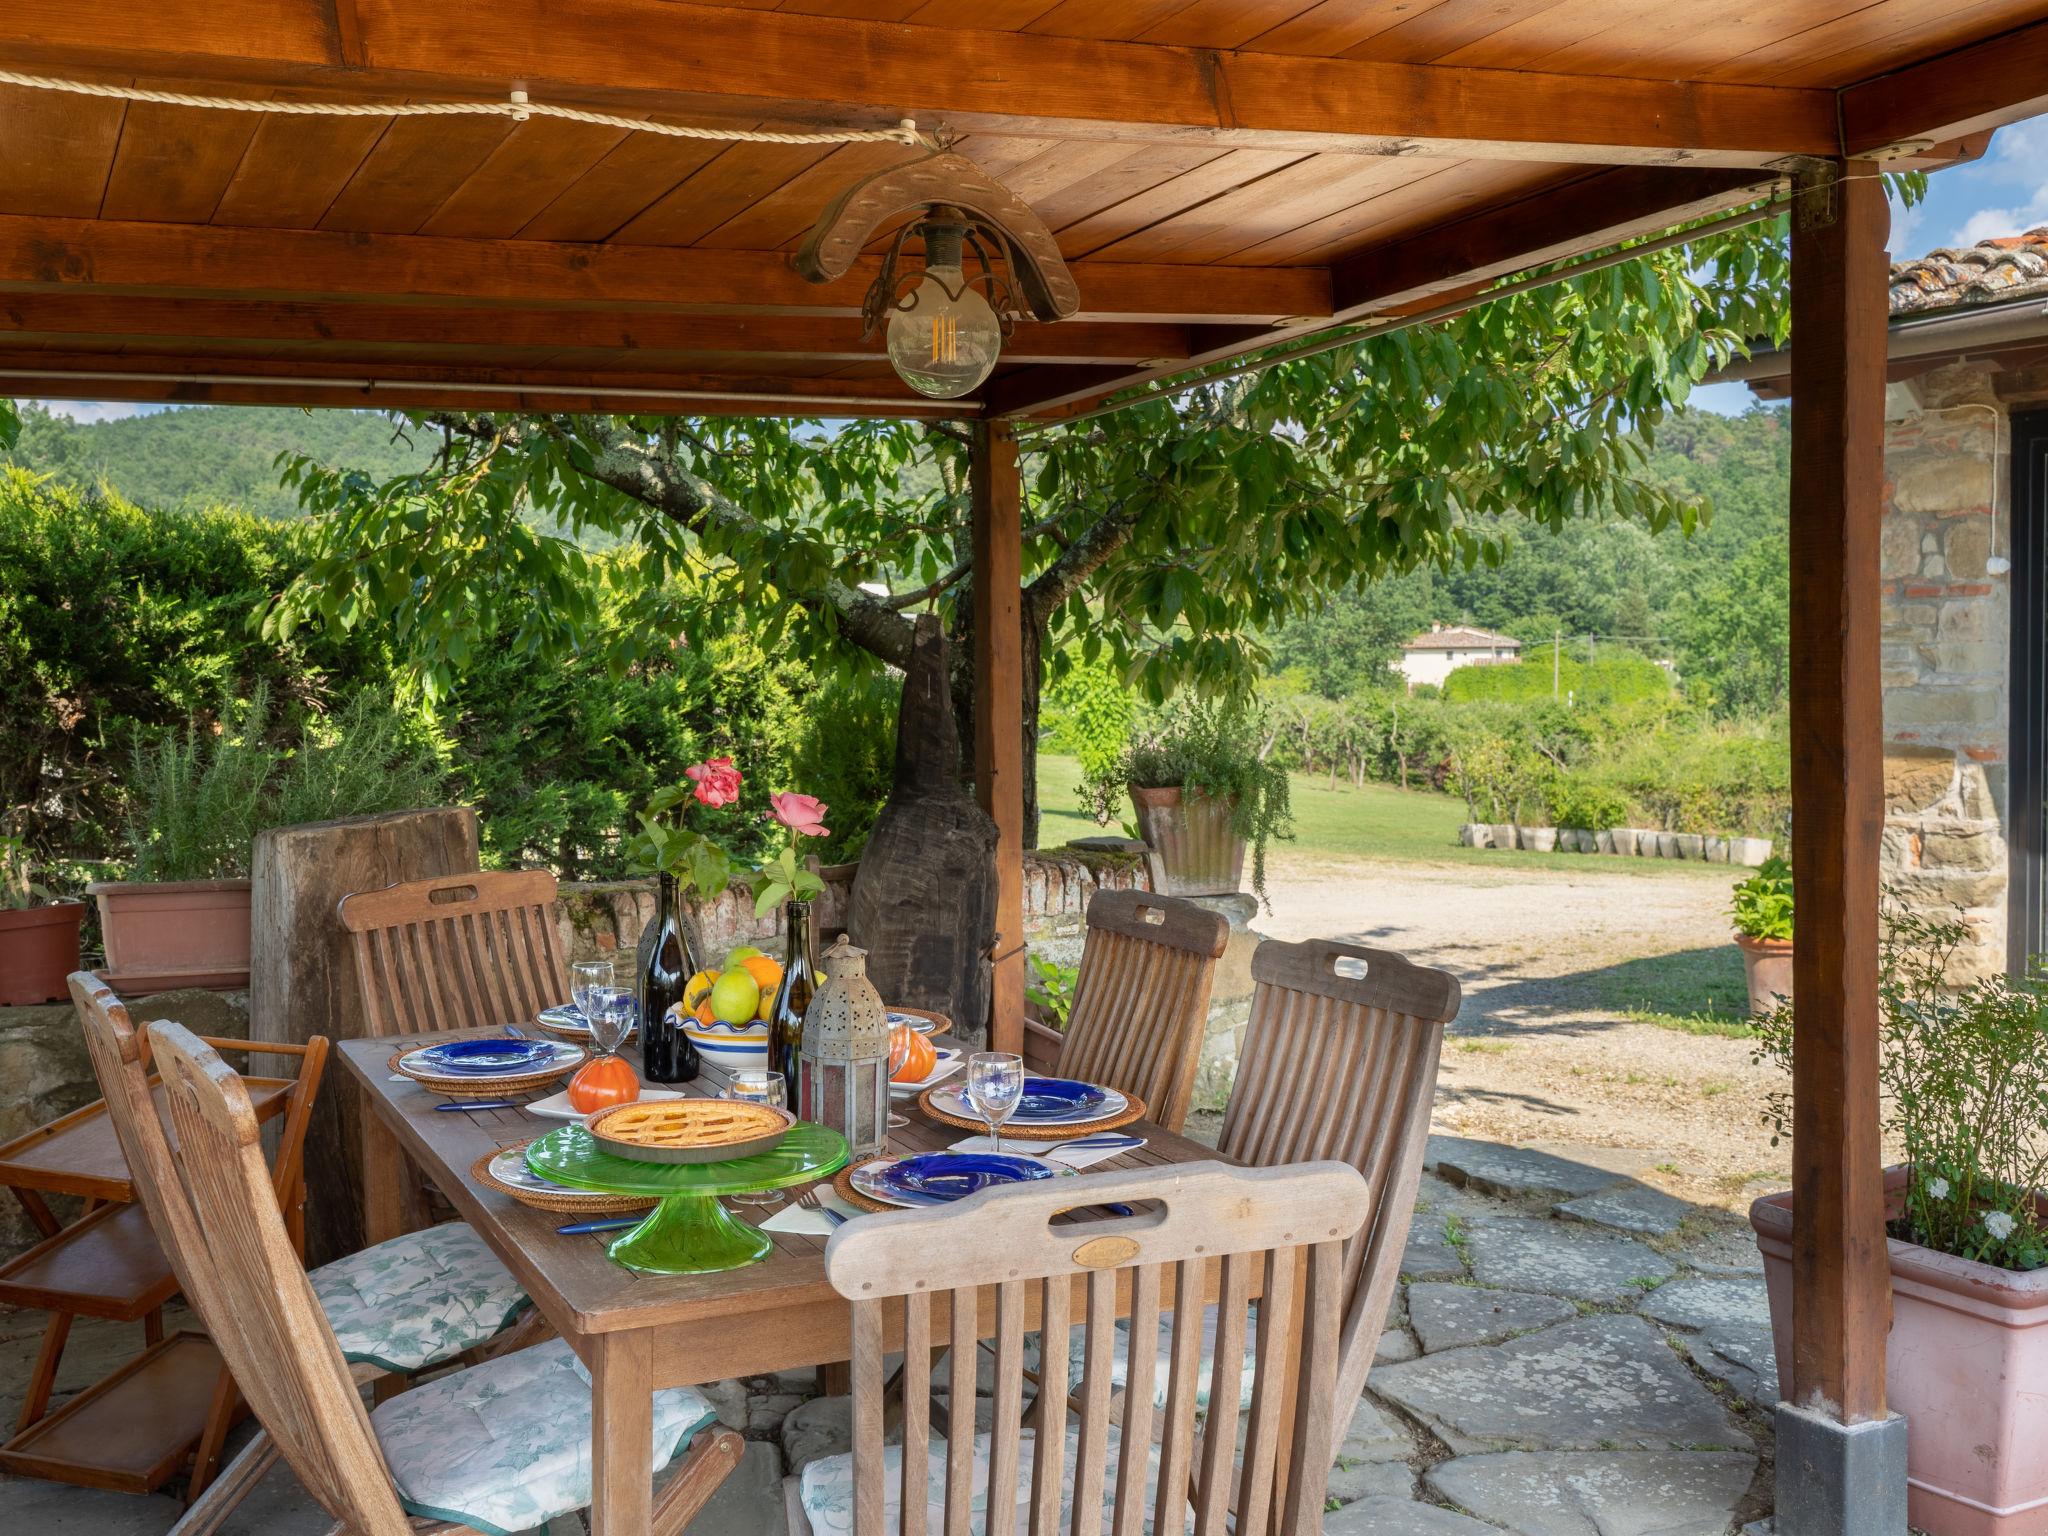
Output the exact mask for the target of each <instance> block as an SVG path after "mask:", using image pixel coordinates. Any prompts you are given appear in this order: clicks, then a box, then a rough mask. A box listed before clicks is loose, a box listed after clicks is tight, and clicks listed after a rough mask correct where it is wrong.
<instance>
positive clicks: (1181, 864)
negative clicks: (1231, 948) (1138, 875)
mask: <svg viewBox="0 0 2048 1536" xmlns="http://www.w3.org/2000/svg"><path fill="white" fill-rule="evenodd" d="M1130 789H1131V804H1132V805H1133V806H1135V807H1136V808H1137V812H1138V831H1139V832H1140V833H1141V834H1142V835H1143V837H1144V839H1145V843H1146V846H1147V847H1148V848H1149V849H1150V850H1151V856H1150V858H1148V860H1147V862H1148V863H1149V864H1150V865H1151V866H1152V889H1153V890H1154V891H1156V892H1157V893H1158V894H1160V895H1161V896H1228V895H1230V894H1231V893H1232V892H1234V891H1235V890H1237V888H1238V887H1239V886H1240V885H1241V884H1243V882H1244V839H1243V838H1241V837H1239V836H1238V835H1237V834H1236V833H1235V832H1233V831H1231V830H1230V813H1231V810H1232V809H1233V805H1234V802H1233V801H1231V800H1228V799H1211V798H1210V797H1209V796H1207V795H1188V794H1185V793H1183V791H1181V790H1180V789H1179V788H1178V787H1175V788H1171V789H1140V788H1139V787H1138V786H1137V785H1135V784H1133V785H1131V786H1130Z"/></svg>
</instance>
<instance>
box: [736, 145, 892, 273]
mask: <svg viewBox="0 0 2048 1536" xmlns="http://www.w3.org/2000/svg"><path fill="white" fill-rule="evenodd" d="M920 158H922V152H921V151H919V150H915V149H912V148H911V147H910V146H909V145H907V144H841V145H839V146H838V147H837V148H836V149H835V148H829V147H828V148H827V149H826V150H825V151H824V153H823V155H822V156H821V158H820V159H819V160H818V161H817V162H816V163H815V164H813V165H811V166H809V167H808V168H806V169H805V170H802V171H799V172H798V173H797V174H796V175H795V176H792V177H791V178H790V179H789V180H788V181H786V182H784V183H783V184H782V185H781V186H779V187H777V188H776V189H775V190H774V191H773V192H770V193H768V194H767V195H766V196H764V197H761V198H759V199H757V200H756V201H754V202H752V203H750V204H748V205H747V206H746V207H744V208H742V209H741V210H740V211H739V212H738V213H736V214H734V215H733V216H732V217H731V218H730V219H727V220H726V221H725V222H724V223H723V224H721V225H719V226H718V227H717V228H716V229H713V230H712V231H711V232H710V233H709V234H707V235H705V236H704V237H703V238H702V239H700V240H698V241H696V242H695V243H696V244H698V245H703V246H713V247H717V248H720V249H724V250H739V251H775V250H781V249H783V248H785V247H788V246H794V245H795V244H797V243H798V242H799V241H800V240H801V239H802V238H803V236H804V235H805V234H806V233H807V232H808V231H809V230H810V228H811V226H812V225H813V224H815V223H816V222H817V220H818V214H819V213H820V211H822V210H823V209H824V208H825V207H826V205H827V204H829V203H830V202H831V201H832V199H833V198H835V197H837V196H838V195H839V194H840V193H841V192H842V191H844V190H845V189H846V188H847V187H850V186H852V185H853V183H855V182H857V181H859V180H860V179H861V178H862V177H864V176H868V175H871V174H872V173H874V172H876V171H880V170H884V169H887V168H888V167H889V166H892V165H902V164H903V163H905V162H906V161H910V160H916V159H920Z"/></svg>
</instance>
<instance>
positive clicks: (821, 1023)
mask: <svg viewBox="0 0 2048 1536" xmlns="http://www.w3.org/2000/svg"><path fill="white" fill-rule="evenodd" d="M818 968H819V969H820V970H821V971H823V972H824V974H825V980H824V981H823V982H822V983H821V984H820V985H819V987H818V993H817V996H815V997H813V998H812V999H811V1006H810V1008H809V1009H808V1010H807V1011H806V1012H805V1014H804V1044H803V1055H802V1058H801V1061H800V1062H799V1065H798V1068H797V1075H798V1078H799V1079H800V1081H799V1084H798V1090H797V1114H798V1115H799V1116H800V1117H801V1118H803V1119H805V1120H811V1121H815V1122H816V1123H817V1124H819V1125H822V1126H825V1127H827V1128H829V1129H831V1130H835V1131H837V1132H839V1134H840V1135H842V1136H844V1137H845V1138H846V1146H847V1153H848V1155H849V1156H850V1157H852V1158H854V1159H855V1160H858V1159H860V1158H864V1157H873V1156H874V1155H875V1154H876V1153H878V1152H880V1151H881V1150H882V1146H883V1143H884V1142H886V1141H887V1140H888V1137H889V1010H888V1009H887V1008H886V1007H884V1006H883V1003H882V998H881V994H880V993H878V992H876V991H875V988H874V983H872V982H871V981H869V980H868V956H867V951H866V950H864V949H856V948H855V947H854V946H853V945H851V944H849V943H847V941H846V939H845V937H844V936H843V935H842V936H841V937H840V938H838V939H836V940H834V941H833V944H832V947H831V948H830V949H828V950H826V951H825V954H824V958H823V959H821V960H820V961H819V962H818Z"/></svg>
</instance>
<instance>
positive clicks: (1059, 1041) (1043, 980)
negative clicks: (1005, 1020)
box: [1024, 955, 1081, 1074]
mask: <svg viewBox="0 0 2048 1536" xmlns="http://www.w3.org/2000/svg"><path fill="white" fill-rule="evenodd" d="M1025 963H1026V964H1027V965H1028V966H1029V967H1030V974H1029V976H1028V977H1027V978H1026V980H1025V983H1024V1065H1025V1067H1026V1068H1027V1069H1029V1070H1030V1071H1033V1072H1044V1073H1048V1074H1049V1073H1052V1072H1055V1071H1057V1070H1058V1068H1059V1060H1060V1047H1061V1046H1062V1045H1064V1044H1065V1043H1066V1028H1067V1016H1068V1015H1069V1014H1071V1013H1072V1012H1073V1011H1074V985H1075V983H1076V982H1078V981H1079V980H1080V979H1081V968H1080V967H1079V966H1077V965H1062V964H1060V963H1059V962H1058V961H1057V960H1054V959H1052V958H1050V957H1049V956H1046V955H1026V956H1025Z"/></svg>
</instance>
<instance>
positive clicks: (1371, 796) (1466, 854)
mask: <svg viewBox="0 0 2048 1536" xmlns="http://www.w3.org/2000/svg"><path fill="white" fill-rule="evenodd" d="M1080 782H1081V767H1080V764H1078V763H1077V762H1075V761H1074V759H1072V758H1071V757H1053V756H1049V755H1044V754H1041V755H1040V757H1039V759H1038V805H1039V833H1038V843H1039V846H1040V847H1041V848H1057V847H1058V846H1059V845H1060V844H1062V843H1065V842H1069V841H1071V840H1072V839H1074V838H1077V837H1091V836H1100V835H1102V834H1103V833H1114V832H1116V831H1117V830H1118V829H1117V828H1116V827H1115V826H1109V827H1098V826H1097V825H1096V824H1095V823H1094V822H1093V821H1091V820H1090V819H1089V818H1088V816H1087V814H1086V813H1085V812H1083V811H1082V809H1081V802H1080V800H1079V798H1078V797H1077V796H1076V794H1075V790H1076V788H1077V787H1078V786H1079V785H1080ZM1129 813H1130V812H1129V807H1128V806H1126V807H1125V809H1124V814H1126V815H1128V814H1129ZM1464 820H1465V803H1464V802H1463V801H1462V800H1460V799H1458V798H1457V797H1456V796H1453V795H1445V794H1439V793H1437V792H1436V791H1434V790H1420V789H1417V790H1400V789H1395V788H1394V787H1392V786H1391V785H1387V784H1366V785H1363V786H1362V787H1360V788H1357V789H1353V788H1352V787H1351V786H1350V785H1348V784H1345V785H1339V786H1338V787H1337V788H1336V789H1331V788H1330V787H1329V780H1328V779H1326V778H1321V777H1315V778H1310V777H1307V776H1305V775H1302V774H1295V775H1294V824H1295V837H1294V841H1293V842H1292V843H1285V844H1281V845H1279V847H1280V850H1281V851H1282V852H1283V853H1291V854H1295V855H1299V856H1302V857H1307V858H1330V859H1398V860H1401V861H1403V862H1407V863H1416V864H1477V865H1482V866H1486V867H1489V868H1494V869H1506V868H1517V867H1519V868H1541V869H1555V868H1560V867H1564V866H1566V865H1569V864H1570V863H1572V862H1574V861H1577V860H1582V859H1586V858H1588V857H1589V856H1588V855H1586V854H1582V853H1524V852H1521V851H1519V850H1516V851H1513V852H1496V851H1495V850H1493V849H1490V848H1461V847H1459V846H1458V828H1459V826H1460V825H1461V824H1462V823H1463V822H1464ZM1598 863H1599V865H1600V867H1601V868H1602V869H1606V870H1613V871H1615V872H1617V873H1628V874H1642V875H1660V874H1664V875H1671V874H1684V873H1687V872H1698V871H1699V870H1703V869H1705V868H1706V867H1707V866H1705V865H1682V864H1667V863H1665V862H1664V861H1663V860H1660V859H1616V858H1604V859H1599V860H1598Z"/></svg>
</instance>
